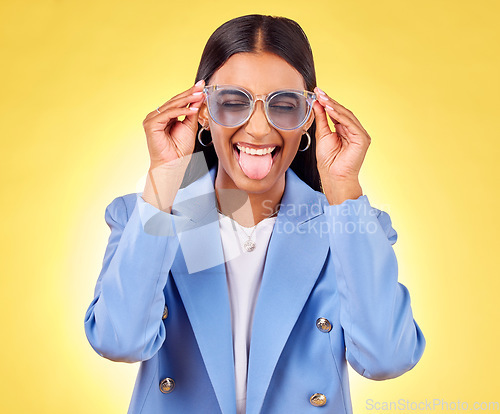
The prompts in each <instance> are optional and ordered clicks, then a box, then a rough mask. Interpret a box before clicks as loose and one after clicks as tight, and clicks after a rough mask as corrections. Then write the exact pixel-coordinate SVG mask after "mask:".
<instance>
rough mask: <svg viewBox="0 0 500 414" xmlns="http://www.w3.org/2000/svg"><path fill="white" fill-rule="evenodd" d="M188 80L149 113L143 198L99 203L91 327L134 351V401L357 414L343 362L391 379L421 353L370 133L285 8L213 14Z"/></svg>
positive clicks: (106, 348) (138, 406)
mask: <svg viewBox="0 0 500 414" xmlns="http://www.w3.org/2000/svg"><path fill="white" fill-rule="evenodd" d="M196 80H197V82H196V84H195V85H194V86H193V87H191V88H190V89H188V90H186V91H184V92H182V93H180V94H179V95H177V96H175V97H173V98H172V99H170V100H169V101H168V102H166V103H165V104H164V105H162V106H161V107H158V108H157V109H156V110H155V111H152V112H151V113H150V114H149V115H148V116H147V117H146V119H145V121H144V129H145V132H146V137H147V144H148V148H149V153H150V157H151V164H150V169H149V174H148V179H147V182H146V186H145V189H144V191H143V193H137V194H128V195H125V196H122V197H117V198H116V199H115V200H113V202H112V203H111V204H110V205H109V206H108V207H107V209H106V214H105V218H106V222H107V223H108V225H109V226H110V228H111V235H110V238H109V242H108V246H107V249H106V253H105V257H104V261H103V267H102V271H101V274H100V276H99V279H98V281H97V285H96V289H95V297H94V300H93V301H92V303H91V304H90V307H89V309H88V311H87V313H86V316H85V330H86V334H87V337H88V339H89V341H90V343H91V345H92V347H93V348H94V349H95V350H96V351H97V352H98V353H99V354H100V355H102V356H104V357H105V358H108V359H111V360H114V361H125V362H138V361H140V362H141V366H140V370H139V374H138V378H137V382H136V386H135V389H134V393H133V396H132V401H131V404H130V409H129V412H130V413H159V412H171V413H221V412H222V413H224V414H227V413H238V414H239V413H245V412H246V413H255V414H257V413H307V412H311V413H314V412H316V411H317V410H318V409H319V408H318V407H323V408H322V410H323V412H329V413H350V412H352V408H351V401H350V396H349V384H348V377H347V363H346V361H348V362H349V363H350V365H351V366H352V367H353V368H354V369H355V370H356V371H357V372H359V373H360V374H361V375H363V376H365V377H367V378H371V379H376V380H381V379H387V378H392V377H396V376H398V375H401V374H402V373H404V372H406V371H408V370H410V369H411V368H412V367H413V366H414V365H415V364H416V363H417V362H418V360H419V359H420V357H421V356H422V353H423V350H424V347H425V340H424V337H423V335H422V333H421V331H420V329H419V327H418V325H417V324H416V323H415V321H414V319H413V315H412V310H411V306H410V298H409V294H408V291H407V290H406V288H405V287H404V286H403V285H401V284H399V283H398V281H397V261H396V257H395V255H394V250H393V248H392V245H393V244H394V243H395V242H396V238H397V234H396V232H395V230H394V229H393V228H392V225H391V220H390V218H389V215H388V214H387V213H385V212H383V211H380V210H378V209H376V208H374V207H372V206H371V205H370V203H369V201H368V198H367V196H366V195H363V194H362V190H361V186H360V183H359V180H358V175H359V171H360V167H361V164H362V162H363V159H364V157H365V154H366V151H367V149H368V146H369V145H370V141H371V139H370V137H369V135H368V133H367V132H366V131H365V130H364V129H363V127H362V126H361V124H360V123H359V121H358V120H357V119H356V117H355V116H354V115H353V114H352V112H350V111H349V110H347V109H346V108H344V107H343V106H342V105H340V104H339V103H337V102H336V101H334V100H333V99H332V98H330V97H329V96H328V95H327V94H326V93H325V92H323V91H322V90H320V89H319V88H318V87H316V78H315V71H314V63H313V57H312V52H311V49H310V46H309V43H308V41H307V38H306V36H305V34H304V33H303V31H302V29H301V28H300V26H299V25H298V24H297V23H295V22H294V21H292V20H289V19H285V18H282V17H271V16H262V15H248V16H243V17H239V18H236V19H233V20H231V21H229V22H227V23H225V24H223V25H222V26H221V27H219V28H218V29H217V30H216V31H215V32H214V33H213V34H212V36H211V37H210V39H209V40H208V42H207V45H206V47H205V50H204V52H203V55H202V58H201V62H200V66H199V69H198V73H197V76H196ZM182 116H185V118H184V120H183V121H182V122H181V121H179V120H178V119H177V118H178V117H182ZM327 117H330V119H331V120H332V121H333V122H334V124H335V132H333V131H331V130H330V128H329V125H328V122H327ZM207 130H208V131H209V132H208V133H207V132H206V131H207ZM321 190H322V191H321Z"/></svg>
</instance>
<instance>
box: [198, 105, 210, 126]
mask: <svg viewBox="0 0 500 414" xmlns="http://www.w3.org/2000/svg"><path fill="white" fill-rule="evenodd" d="M208 117H209V115H208V107H207V104H206V103H205V102H203V103H202V104H201V106H200V110H199V111H198V122H199V123H200V125H201V126H205V128H208Z"/></svg>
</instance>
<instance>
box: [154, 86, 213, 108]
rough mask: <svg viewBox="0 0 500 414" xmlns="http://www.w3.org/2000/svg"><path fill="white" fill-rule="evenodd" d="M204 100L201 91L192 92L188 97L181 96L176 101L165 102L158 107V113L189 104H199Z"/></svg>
mask: <svg viewBox="0 0 500 414" xmlns="http://www.w3.org/2000/svg"><path fill="white" fill-rule="evenodd" d="M203 98H204V95H203V92H202V91H196V92H193V93H191V94H189V95H185V96H182V97H180V98H177V99H171V100H169V101H167V102H165V103H164V104H163V105H162V106H160V107H159V108H158V109H159V110H160V112H163V111H165V110H167V109H169V108H174V107H177V108H179V107H185V106H187V105H189V104H193V103H195V102H199V101H201V100H202V99H203Z"/></svg>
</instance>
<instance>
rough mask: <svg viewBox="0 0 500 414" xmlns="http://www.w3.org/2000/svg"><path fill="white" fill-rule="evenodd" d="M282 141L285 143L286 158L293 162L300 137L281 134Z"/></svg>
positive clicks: (293, 134)
mask: <svg viewBox="0 0 500 414" xmlns="http://www.w3.org/2000/svg"><path fill="white" fill-rule="evenodd" d="M282 136H283V141H284V142H285V148H284V150H285V151H284V152H285V153H286V158H290V159H292V160H293V158H294V157H295V154H296V153H297V150H298V149H299V145H300V139H301V136H300V135H299V134H297V133H288V134H284V133H282Z"/></svg>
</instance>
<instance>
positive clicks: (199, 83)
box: [194, 79, 203, 86]
mask: <svg viewBox="0 0 500 414" xmlns="http://www.w3.org/2000/svg"><path fill="white" fill-rule="evenodd" d="M202 83H203V79H200V80H199V81H198V82H196V83H195V84H194V86H201V84H202Z"/></svg>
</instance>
